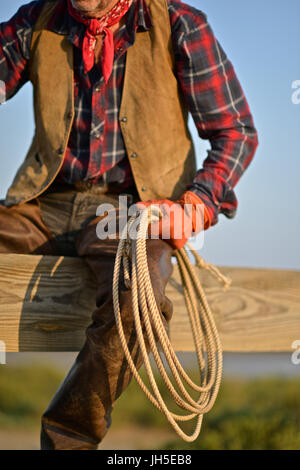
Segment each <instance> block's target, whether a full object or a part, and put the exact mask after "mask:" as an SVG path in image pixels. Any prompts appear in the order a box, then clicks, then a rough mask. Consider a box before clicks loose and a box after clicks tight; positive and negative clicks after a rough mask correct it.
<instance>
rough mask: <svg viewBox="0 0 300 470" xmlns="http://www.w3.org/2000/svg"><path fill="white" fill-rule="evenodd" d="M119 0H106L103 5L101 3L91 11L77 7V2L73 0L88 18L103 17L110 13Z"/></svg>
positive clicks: (79, 10) (81, 12) (74, 4)
mask: <svg viewBox="0 0 300 470" xmlns="http://www.w3.org/2000/svg"><path fill="white" fill-rule="evenodd" d="M118 1H119V0H107V1H104V2H103V3H102V4H101V5H99V6H98V7H97V8H95V9H94V10H90V11H83V10H81V9H80V8H78V7H76V3H75V2H74V3H73V2H72V4H73V6H74V8H75V9H76V10H77V11H78V12H79V13H80V14H81V15H83V16H84V17H86V18H89V19H90V18H99V19H100V18H102V17H103V16H104V15H106V13H108V12H109V11H110V10H111V9H112V8H113V7H114V6H115V5H116V4H117V3H118Z"/></svg>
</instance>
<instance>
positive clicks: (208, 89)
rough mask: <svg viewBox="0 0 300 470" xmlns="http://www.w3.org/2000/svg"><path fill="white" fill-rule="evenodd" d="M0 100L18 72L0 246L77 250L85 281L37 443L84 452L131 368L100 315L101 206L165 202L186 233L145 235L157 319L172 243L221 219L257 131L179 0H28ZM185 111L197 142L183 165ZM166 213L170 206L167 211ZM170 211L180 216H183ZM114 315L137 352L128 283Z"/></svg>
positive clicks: (108, 279)
mask: <svg viewBox="0 0 300 470" xmlns="http://www.w3.org/2000/svg"><path fill="white" fill-rule="evenodd" d="M0 80H1V81H2V82H3V83H4V84H5V94H6V98H7V99H9V98H11V97H13V96H14V95H15V94H16V92H17V91H18V90H19V89H20V88H21V87H22V86H23V85H24V84H25V83H26V82H28V81H31V83H32V85H33V90H34V111H35V124H36V130H35V136H34V138H33V141H32V145H31V147H30V149H29V152H28V154H27V156H26V159H25V161H24V163H23V164H22V165H21V167H20V169H19V171H18V172H17V174H16V176H15V179H14V181H13V183H12V185H11V186H10V188H9V190H8V192H7V196H6V199H5V201H4V203H3V205H2V206H0V251H1V252H2V253H23V254H26V253H31V254H44V255H46V254H50V255H69V256H80V257H83V258H84V259H85V260H86V262H87V263H88V264H89V266H90V267H91V269H92V271H93V273H94V275H95V278H96V280H97V285H98V291H97V298H96V309H95V311H94V312H93V314H92V324H91V325H90V326H89V327H88V328H87V331H86V342H85V345H84V347H83V349H82V350H81V352H80V353H79V355H78V357H77V359H76V361H75V363H74V365H73V367H72V369H71V370H70V372H69V373H68V375H67V377H66V378H65V380H64V382H63V383H62V385H61V387H60V388H59V390H58V391H57V393H56V395H55V396H54V398H53V400H52V401H51V403H50V405H49V407H48V409H47V410H46V411H45V413H44V414H43V417H42V431H41V448H42V449H54V450H56V449H74V450H75V449H77V450H79V449H96V448H97V445H98V443H99V442H100V441H101V440H102V439H103V437H104V435H105V433H106V431H107V429H108V427H109V425H110V422H111V411H112V407H113V405H114V403H115V401H116V399H117V398H118V397H119V396H120V394H121V393H122V391H123V390H124V389H125V388H126V386H127V385H128V384H129V382H130V379H131V374H130V371H129V369H128V366H127V362H126V360H125V357H124V354H123V352H122V349H121V347H120V340H119V337H118V334H117V329H116V325H115V322H114V313H113V305H112V289H111V286H112V275H113V268H114V258H115V254H116V250H117V245H118V239H117V238H116V237H108V238H107V239H103V240H102V239H99V238H98V237H97V234H96V226H97V224H98V223H99V221H100V220H102V218H103V216H96V210H97V207H98V206H99V205H101V204H106V203H108V204H112V205H113V207H116V213H118V212H117V206H118V198H119V196H120V195H126V197H127V199H128V204H131V203H138V202H139V201H143V202H145V206H147V205H149V204H150V202H149V201H152V202H156V203H159V204H162V206H164V207H165V208H168V207H169V208H170V207H172V205H173V204H175V202H176V204H177V206H176V207H177V208H178V207H179V210H180V211H184V206H185V204H186V203H188V204H189V205H190V207H191V208H192V209H191V211H190V213H189V214H190V219H189V220H191V221H192V223H191V224H190V229H189V230H185V231H184V232H183V234H182V236H181V237H180V238H178V237H177V236H175V229H174V226H175V220H176V217H177V216H176V217H175V218H174V217H171V216H168V211H166V214H167V220H168V223H169V228H170V237H169V239H168V240H165V239H163V237H162V229H161V226H160V225H158V226H157V227H156V231H157V233H158V235H159V237H154V239H151V238H149V239H148V240H147V250H148V262H149V270H150V274H151V280H152V283H153V288H154V293H155V297H156V300H157V304H158V306H159V309H160V313H161V316H162V319H163V321H164V324H165V325H167V324H168V322H169V321H170V319H171V316H172V305H171V302H170V300H169V299H168V298H167V297H166V296H165V286H166V283H167V281H168V278H169V276H170V274H171V272H172V263H171V257H172V253H173V250H174V249H178V248H181V247H182V246H183V245H184V244H185V242H186V240H187V239H188V238H189V236H190V235H191V234H192V233H195V232H197V231H199V224H198V228H197V227H196V225H197V224H196V222H195V220H196V217H195V215H197V214H198V213H199V208H200V209H201V213H202V216H203V221H202V226H201V228H202V229H204V230H207V229H208V228H209V227H210V226H212V225H215V224H216V223H217V221H218V215H219V214H224V215H225V216H226V217H229V218H232V217H234V215H235V213H236V209H237V199H236V196H235V193H234V187H235V185H236V184H237V182H238V181H239V179H240V177H241V176H242V174H243V173H244V171H245V169H246V168H247V166H248V165H249V163H250V162H251V160H252V158H253V156H254V153H255V150H256V147H257V132H256V130H255V127H254V124H253V119H252V116H251V113H250V110H249V107H248V104H247V101H246V99H245V96H244V93H243V91H242V89H241V85H240V83H239V81H238V79H237V77H236V74H235V71H234V68H233V66H232V64H231V62H230V60H229V59H228V58H227V56H226V55H225V52H224V51H223V49H222V47H221V45H220V43H219V42H218V41H217V39H216V38H215V36H214V33H213V31H212V29H211V27H210V25H209V23H208V21H207V17H206V15H205V14H204V13H203V12H201V11H199V10H197V9H195V8H193V7H191V6H189V5H187V4H185V3H182V2H181V1H180V0H37V1H33V2H31V3H29V4H27V5H24V6H22V7H21V8H20V9H19V11H18V12H17V13H16V14H15V16H14V17H13V18H12V19H10V20H9V21H8V22H5V23H2V24H1V27H0ZM189 112H190V113H191V115H192V117H193V120H194V122H195V125H196V127H197V130H198V133H199V136H200V138H202V139H208V140H209V141H210V144H211V149H210V150H209V151H208V155H207V158H206V159H205V161H204V162H203V166H202V168H201V169H199V170H197V169H196V165H195V153H194V146H193V142H192V138H191V135H190V132H189V129H188V126H187V119H188V114H189ZM177 215H178V213H177ZM183 220H184V219H183ZM120 289H121V294H120V296H121V301H120V304H121V316H122V320H123V325H124V328H125V331H126V338H127V341H128V345H129V348H130V350H131V352H132V355H133V357H134V358H135V362H136V364H137V366H138V367H139V366H140V365H141V357H140V352H139V350H138V348H137V344H136V336H135V332H134V325H133V319H132V314H131V313H132V310H131V292H130V289H129V288H128V287H126V286H124V285H120Z"/></svg>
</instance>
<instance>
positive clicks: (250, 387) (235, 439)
mask: <svg viewBox="0 0 300 470" xmlns="http://www.w3.org/2000/svg"><path fill="white" fill-rule="evenodd" d="M9 356H10V355H8V364H6V365H2V366H0V449H2V450H3V449H38V448H39V423H40V416H41V414H42V412H43V411H44V410H45V408H46V407H47V404H48V403H49V401H50V399H51V397H52V396H53V394H54V393H55V391H56V389H57V387H58V386H59V384H60V382H61V380H62V378H63V376H64V374H65V372H66V371H67V369H68V368H69V365H70V363H71V362H72V361H73V358H74V355H72V354H69V355H68V354H67V355H65V363H63V362H60V363H58V364H57V365H56V363H55V361H53V360H52V361H51V360H49V355H47V356H46V357H45V358H44V359H43V358H42V357H40V358H39V357H38V356H37V355H35V356H33V355H28V354H27V355H25V359H24V360H23V361H22V360H20V359H21V357H22V356H23V357H24V354H23V355H22V354H21V355H20V358H19V359H18V360H16V357H17V355H14V356H12V357H11V358H10V357H9ZM237 356H239V357H237ZM249 356H251V357H249ZM276 356H277V362H276ZM33 357H34V358H35V359H34V360H33V361H32V358H33ZM57 357H58V356H56V358H57ZM271 357H273V360H272V359H271ZM46 359H47V360H46ZM187 362H188V363H189V361H187ZM280 362H282V365H283V364H285V367H282V368H280ZM272 363H273V366H272ZM275 363H277V368H276V367H274V364H275ZM237 364H239V367H240V373H237V372H238V366H237ZM251 364H252V368H251ZM255 364H256V366H255ZM259 364H260V365H261V364H264V372H263V369H262V368H260V367H259ZM243 369H244V373H243ZM289 371H290V372H289ZM191 375H192V376H193V377H194V379H195V380H196V381H197V380H199V379H198V378H197V374H196V373H195V372H193V371H192V372H191ZM112 417H113V422H112V426H111V428H110V431H109V432H108V434H107V436H106V437H105V439H104V440H103V442H102V444H101V445H100V449H101V448H102V449H137V450H139V449H216V450H217V449H300V374H299V366H291V365H290V360H289V357H288V355H275V357H274V356H273V355H269V365H268V355H259V354H256V355H244V356H243V355H228V354H227V355H225V372H224V378H223V383H222V387H221V390H220V393H219V396H218V399H217V402H216V404H215V406H214V408H213V410H212V411H211V412H210V413H208V414H207V415H206V416H205V418H204V422H203V427H202V431H201V434H200V437H199V439H198V440H197V441H196V442H195V443H192V444H191V443H185V442H184V441H182V440H180V439H179V438H177V435H176V434H175V432H173V431H172V429H171V428H170V426H169V424H168V423H167V421H166V419H165V418H164V417H163V416H162V415H161V413H160V412H158V411H157V410H156V409H155V408H154V407H153V406H152V405H151V404H150V403H149V402H148V400H147V399H146V397H145V396H144V394H143V393H142V392H141V390H140V389H139V387H138V385H136V383H135V382H132V383H131V385H130V386H129V388H128V389H127V390H126V392H124V394H123V395H122V396H121V398H120V399H119V400H118V401H117V403H116V405H115V409H114V412H113V415H112ZM185 430H189V431H192V426H191V425H189V426H186V427H185Z"/></svg>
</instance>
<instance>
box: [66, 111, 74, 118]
mask: <svg viewBox="0 0 300 470" xmlns="http://www.w3.org/2000/svg"><path fill="white" fill-rule="evenodd" d="M72 116H73V113H72V111H69V112H68V114H67V118H68V119H71V118H72Z"/></svg>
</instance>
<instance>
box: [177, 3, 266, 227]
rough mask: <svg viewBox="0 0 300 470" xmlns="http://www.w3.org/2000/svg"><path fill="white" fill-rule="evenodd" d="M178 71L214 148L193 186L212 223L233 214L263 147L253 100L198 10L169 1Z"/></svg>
mask: <svg viewBox="0 0 300 470" xmlns="http://www.w3.org/2000/svg"><path fill="white" fill-rule="evenodd" d="M168 4H169V13H170V19H171V26H172V39H173V44H174V53H175V63H176V75H177V79H178V82H179V84H180V87H181V89H182V92H183V95H184V97H185V100H186V102H187V104H188V107H189V110H190V112H191V114H192V116H193V119H194V122H195V125H196V127H197V130H198V133H199V136H200V137H201V138H202V139H208V140H209V141H210V145H211V149H210V150H209V151H208V155H207V158H206V159H205V161H204V163H203V167H202V168H201V169H200V170H199V171H197V174H196V175H195V178H194V180H193V182H192V183H191V185H190V186H189V188H188V189H189V190H190V191H193V192H195V193H196V194H197V195H198V196H199V197H200V199H201V200H202V201H203V202H204V203H205V204H206V206H207V209H208V210H209V213H210V216H211V221H212V225H214V224H216V223H217V221H218V214H219V213H223V214H224V215H226V216H227V217H229V218H232V217H234V215H235V213H236V209H237V199H236V196H235V193H234V190H233V188H234V187H235V185H236V184H237V182H238V181H239V179H240V178H241V176H242V174H243V173H244V171H245V170H246V168H247V167H248V165H249V163H250V162H251V160H252V158H253V156H254V153H255V150H256V147H257V145H258V138H257V132H256V129H255V127H254V124H253V119H252V116H251V113H250V110H249V106H248V103H247V101H246V98H245V96H244V93H243V90H242V88H241V85H240V83H239V81H238V78H237V76H236V74H235V71H234V68H233V66H232V64H231V62H230V61H229V59H228V58H227V56H226V54H225V52H224V51H223V49H222V47H221V45H220V44H219V42H218V41H217V39H216V38H215V35H214V33H213V31H212V29H211V27H210V25H209V24H208V22H207V17H206V15H205V14H204V13H202V12H200V11H199V10H197V9H195V8H193V7H191V6H188V5H186V4H184V3H181V2H180V1H179V0H168Z"/></svg>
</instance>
